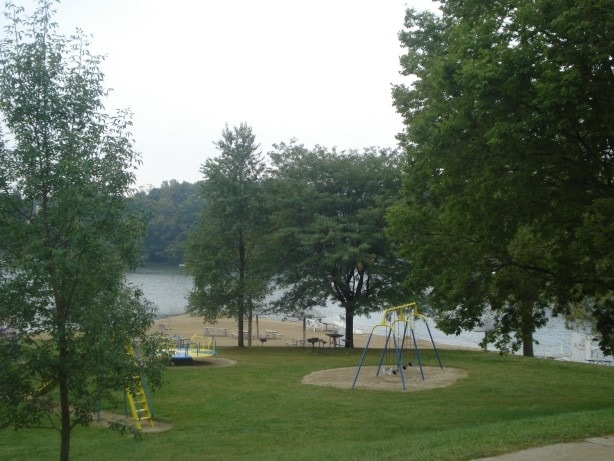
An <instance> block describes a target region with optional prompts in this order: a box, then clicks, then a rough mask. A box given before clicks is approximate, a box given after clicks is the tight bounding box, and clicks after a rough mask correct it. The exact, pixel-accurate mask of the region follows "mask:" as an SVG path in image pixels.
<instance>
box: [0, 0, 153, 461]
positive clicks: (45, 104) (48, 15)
mask: <svg viewBox="0 0 614 461" xmlns="http://www.w3.org/2000/svg"><path fill="white" fill-rule="evenodd" d="M52 4H53V2H51V1H40V2H39V3H38V7H37V9H36V11H35V12H34V13H33V15H32V16H31V17H25V14H24V11H23V9H21V8H18V7H15V6H13V5H11V4H8V6H7V10H8V15H9V16H10V19H11V24H10V26H9V27H8V28H7V33H6V34H5V37H4V39H3V40H2V43H1V48H0V114H1V117H2V125H3V127H4V128H5V132H6V133H7V135H6V136H5V138H4V139H3V142H2V145H1V146H0V222H1V223H2V236H1V237H0V255H1V258H0V319H2V322H3V323H6V324H7V325H8V326H9V327H11V328H14V329H16V330H17V331H18V332H19V336H18V339H17V341H16V342H15V343H7V342H6V341H5V339H4V338H0V360H1V362H0V363H1V366H2V369H3V375H2V379H0V395H1V396H2V397H1V398H0V426H1V427H2V428H6V427H9V426H12V427H14V428H16V429H21V428H24V427H31V426H40V425H46V426H51V427H56V428H58V429H59V431H60V434H61V447H62V448H61V452H60V458H61V459H68V455H69V447H70V433H71V431H72V429H73V428H74V427H75V426H76V425H79V424H87V423H88V422H89V421H90V420H91V414H92V412H93V411H94V409H95V408H96V404H97V401H98V399H99V396H100V393H101V392H103V391H104V390H105V389H109V388H112V389H123V387H124V386H125V384H126V382H127V381H129V380H130V379H131V377H132V376H134V375H135V374H138V373H140V372H141V371H140V369H139V367H138V366H137V364H136V363H134V361H133V360H132V359H131V358H129V357H128V356H127V355H126V353H125V350H126V349H125V348H126V346H127V344H129V342H130V341H131V340H132V339H138V338H142V337H144V335H145V332H146V331H147V329H148V327H149V326H150V324H151V322H152V320H153V315H154V313H153V310H152V309H151V308H150V307H149V306H148V305H147V304H146V303H144V302H143V300H142V299H141V294H140V293H139V292H138V291H136V290H134V289H132V288H130V287H127V286H126V285H125V283H124V279H123V274H124V272H125V270H126V269H127V268H129V267H131V266H133V265H134V264H135V263H136V261H137V260H138V258H139V255H140V247H139V238H140V236H141V235H142V230H143V226H142V222H141V221H140V220H139V219H137V216H135V215H133V214H131V213H128V212H127V210H126V199H125V197H126V196H127V194H128V193H129V191H130V187H131V185H132V183H133V181H134V173H133V171H134V167H135V166H136V165H137V164H138V162H139V158H138V156H137V155H136V154H135V152H134V151H133V149H132V140H131V136H130V133H129V131H128V130H129V127H130V119H129V117H128V114H127V113H126V112H118V113H117V114H116V115H113V116H110V115H108V114H106V113H105V112H104V110H103V109H104V107H103V97H104V96H105V94H106V90H105V89H104V87H103V86H102V80H103V76H102V73H101V71H100V70H99V65H100V60H101V58H100V57H99V56H95V55H92V54H90V52H89V49H88V46H89V44H88V42H87V40H86V38H85V36H84V35H82V34H80V33H77V34H76V35H75V36H72V37H68V38H67V37H64V36H60V35H58V34H56V32H55V25H54V23H53V22H52V17H53V13H54V11H53V9H52ZM143 373H145V374H149V375H150V378H151V379H150V381H151V382H152V383H153V384H154V385H156V384H159V383H160V373H161V368H160V366H153V365H152V366H151V367H149V368H148V369H145V370H144V371H143ZM56 387H57V393H56V392H51V391H52V390H53V389H55V388H56Z"/></svg>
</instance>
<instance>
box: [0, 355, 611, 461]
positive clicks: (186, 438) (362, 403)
mask: <svg viewBox="0 0 614 461" xmlns="http://www.w3.org/2000/svg"><path fill="white" fill-rule="evenodd" d="M440 352H441V356H442V361H443V365H444V367H453V368H460V369H463V370H465V371H467V372H468V377H467V378H465V379H462V380H460V381H458V382H457V383H456V384H454V385H452V386H450V387H447V388H443V389H432V390H425V391H420V392H402V391H400V392H389V391H375V390H358V389H354V390H352V389H338V388H329V387H321V386H310V385H304V384H301V379H302V378H303V376H304V375H306V374H308V373H310V372H312V371H316V370H322V369H328V368H338V367H352V366H356V365H357V364H358V361H359V358H360V354H361V353H362V350H354V351H350V352H347V351H340V350H321V351H318V353H315V354H314V353H312V351H311V349H301V348H289V347H286V348H270V347H266V348H264V347H253V348H250V349H244V350H241V349H238V348H227V349H221V350H220V351H219V356H220V357H223V358H229V359H233V360H236V361H237V362H238V363H237V364H236V365H235V366H231V367H225V368H224V367H211V366H197V367H185V366H183V367H170V368H169V369H168V372H167V374H166V377H165V381H166V384H165V386H164V388H163V389H161V390H160V391H158V392H157V393H156V394H155V395H154V396H153V399H152V406H153V410H154V414H155V419H156V420H159V421H164V422H167V423H170V424H172V426H173V428H172V429H171V430H169V431H167V432H161V433H153V434H144V435H143V437H142V438H141V439H134V438H132V437H131V436H121V435H119V434H118V433H116V432H111V431H110V430H108V429H103V428H101V427H94V426H92V427H88V428H79V429H76V430H75V431H74V432H73V438H72V447H71V453H72V459H74V460H113V459H122V460H181V461H192V460H203V459H216V460H227V459H248V460H310V461H312V460H376V459H377V460H395V459H398V460H408V459H409V460H463V459H473V458H478V457H483V456H489V455H494V454H497V453H501V452H507V451H515V450H519V449H522V448H526V447H530V446H536V445H544V444H549V443H556V442H562V441H570V440H576V439H581V438H584V437H590V436H599V435H604V434H612V433H614V392H612V389H613V387H612V386H613V383H614V367H605V366H596V365H585V364H577V363H569V362H557V361H552V360H546V359H529V358H524V357H518V356H500V355H498V354H494V353H483V352H469V351H450V350H443V351H440ZM422 355H423V361H424V362H425V364H426V365H432V366H434V365H436V361H435V358H434V356H433V354H432V352H430V353H429V351H424V352H423V353H422ZM378 358H379V353H378V352H376V351H370V352H369V354H368V356H367V360H366V362H365V365H375V364H377V360H378ZM426 378H427V379H428V375H427V377H426ZM106 405H107V407H108V404H106ZM107 409H110V408H107ZM115 411H117V412H120V413H121V412H123V406H122V407H121V408H119V409H115ZM58 448H59V436H58V434H57V433H56V432H54V431H45V430H38V431H33V430H32V431H20V432H13V431H11V430H5V431H1V432H0V459H2V460H13V459H14V460H22V459H28V460H45V461H47V460H49V459H54V458H57V457H58Z"/></svg>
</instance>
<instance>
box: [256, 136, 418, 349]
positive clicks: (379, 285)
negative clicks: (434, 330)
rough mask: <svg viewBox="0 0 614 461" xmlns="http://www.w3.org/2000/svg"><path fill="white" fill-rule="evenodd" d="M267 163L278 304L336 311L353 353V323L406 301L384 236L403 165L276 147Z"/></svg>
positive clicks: (375, 154) (380, 154)
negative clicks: (335, 306)
mask: <svg viewBox="0 0 614 461" xmlns="http://www.w3.org/2000/svg"><path fill="white" fill-rule="evenodd" d="M270 155H271V159H272V163H273V177H274V179H273V180H272V181H270V182H269V187H268V192H269V196H270V197H271V199H270V203H271V210H270V217H271V226H272V227H271V229H274V232H271V234H270V235H269V237H270V239H271V240H272V244H271V245H269V247H270V255H271V261H272V264H274V265H275V267H276V273H277V278H276V284H277V286H278V287H280V288H282V289H283V297H282V298H281V299H280V300H278V302H277V304H278V306H280V308H283V309H285V311H286V312H288V311H294V312H301V311H304V310H306V309H308V308H309V307H312V306H323V305H325V304H326V303H327V301H328V300H330V301H333V302H336V303H338V305H339V306H341V307H342V308H343V309H345V321H346V330H345V331H346V333H345V340H346V341H345V345H346V347H348V348H351V347H353V345H354V339H353V330H354V329H353V326H354V316H355V315H360V314H366V313H369V312H373V311H377V310H380V309H382V308H383V307H389V306H390V304H394V303H397V302H403V301H407V299H408V298H407V295H408V293H407V292H406V291H405V290H404V289H403V287H402V284H401V281H402V279H403V275H404V274H405V273H406V266H405V264H404V261H403V260H401V259H399V258H398V257H396V256H395V251H394V249H395V246H394V243H393V242H392V241H391V240H389V239H387V238H386V235H385V234H384V227H385V222H384V214H385V211H386V208H387V207H388V206H389V205H391V204H392V203H393V202H394V201H395V200H396V199H397V197H398V191H399V188H400V185H401V177H402V168H401V164H402V158H401V156H400V155H399V154H397V153H396V152H394V151H390V150H386V149H382V150H376V149H367V150H365V152H362V153H359V152H342V153H338V152H336V151H335V150H333V151H329V150H327V149H324V148H322V147H316V148H315V149H313V150H312V151H309V150H307V149H305V148H304V147H303V146H302V145H297V144H295V143H290V144H280V145H279V146H276V151H275V152H273V153H271V154H270ZM273 261H274V262H273Z"/></svg>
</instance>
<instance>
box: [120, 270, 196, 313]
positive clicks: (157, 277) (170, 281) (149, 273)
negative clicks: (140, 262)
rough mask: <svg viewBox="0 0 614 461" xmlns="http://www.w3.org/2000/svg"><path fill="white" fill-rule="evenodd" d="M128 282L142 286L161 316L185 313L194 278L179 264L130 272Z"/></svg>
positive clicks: (127, 276)
mask: <svg viewBox="0 0 614 461" xmlns="http://www.w3.org/2000/svg"><path fill="white" fill-rule="evenodd" d="M126 279H127V280H128V282H130V283H132V284H133V285H135V286H137V287H139V288H141V290H143V293H144V294H145V297H146V298H147V299H148V300H149V301H151V302H152V303H153V304H154V305H155V306H156V308H157V309H158V316H159V317H168V316H169V315H178V314H183V313H185V308H186V306H187V305H188V301H187V297H188V294H189V293H190V290H191V289H192V278H191V277H190V276H189V275H187V274H186V273H185V270H184V269H183V268H182V267H179V266H146V267H142V268H139V269H137V270H136V271H135V272H129V273H128V274H127V275H126Z"/></svg>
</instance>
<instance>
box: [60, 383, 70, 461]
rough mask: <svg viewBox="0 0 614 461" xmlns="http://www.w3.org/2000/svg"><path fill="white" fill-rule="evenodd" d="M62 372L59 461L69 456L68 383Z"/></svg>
mask: <svg viewBox="0 0 614 461" xmlns="http://www.w3.org/2000/svg"><path fill="white" fill-rule="evenodd" d="M64 375H65V374H64V372H62V373H61V377H60V383H59V387H60V413H61V419H62V428H61V433H60V461H68V459H69V457H70V429H71V428H70V401H69V398H68V383H67V379H66V376H64Z"/></svg>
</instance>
